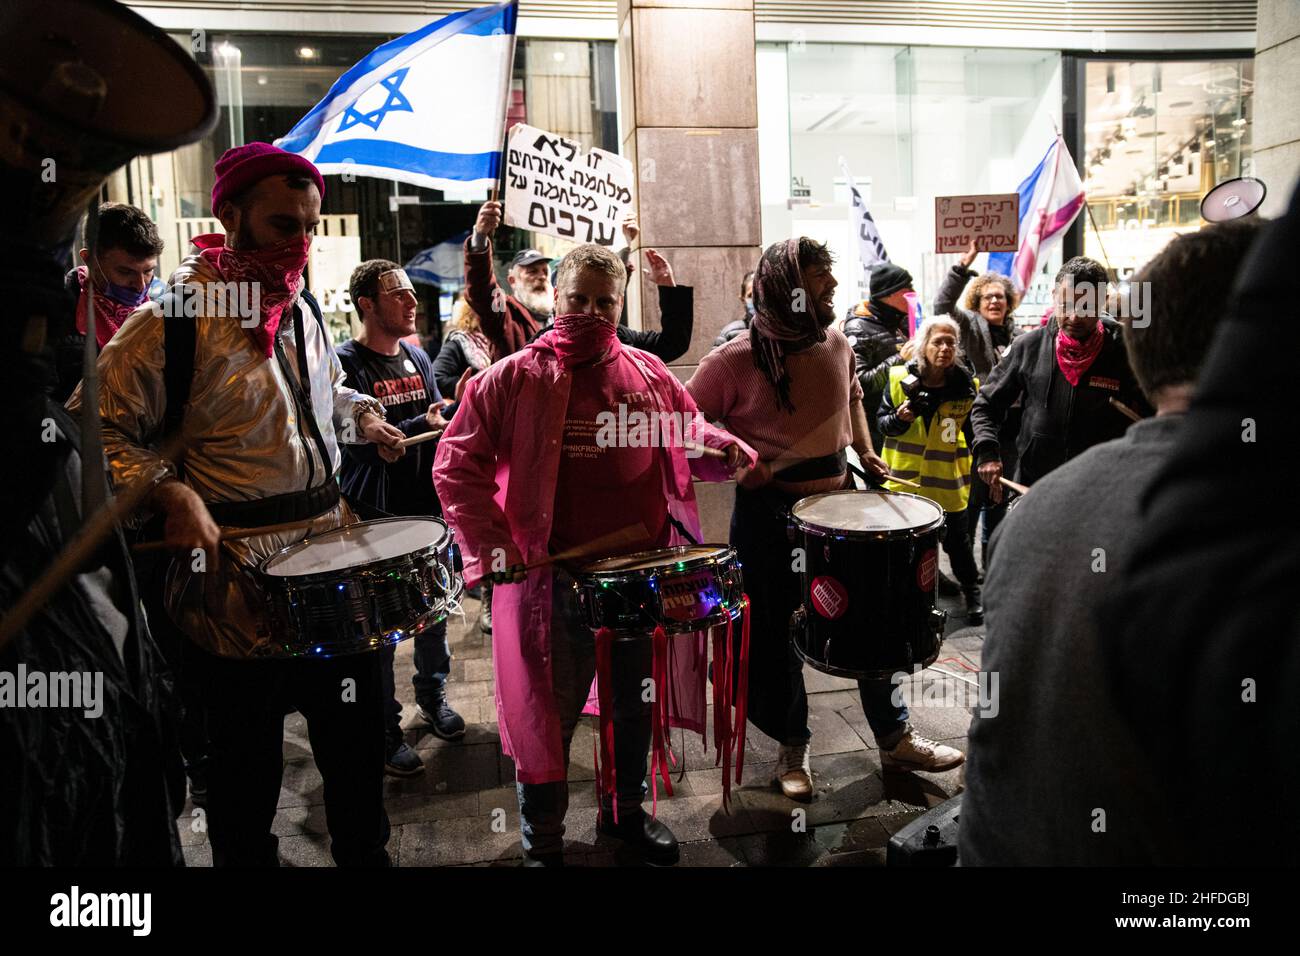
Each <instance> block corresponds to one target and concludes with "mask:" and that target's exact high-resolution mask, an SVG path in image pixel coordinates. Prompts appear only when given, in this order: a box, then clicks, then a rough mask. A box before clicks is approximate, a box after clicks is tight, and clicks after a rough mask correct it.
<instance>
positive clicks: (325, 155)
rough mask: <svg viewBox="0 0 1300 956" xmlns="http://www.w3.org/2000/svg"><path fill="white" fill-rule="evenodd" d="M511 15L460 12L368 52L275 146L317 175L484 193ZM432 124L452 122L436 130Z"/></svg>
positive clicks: (495, 141)
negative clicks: (440, 120) (445, 119)
mask: <svg viewBox="0 0 1300 956" xmlns="http://www.w3.org/2000/svg"><path fill="white" fill-rule="evenodd" d="M475 2H479V3H482V2H487V3H493V0H475ZM421 6H428V4H421ZM518 8H519V2H518V0H504V2H501V3H494V4H493V5H492V6H485V7H474V8H473V9H470V10H461V11H460V12H458V13H452V14H449V15H447V16H445V17H442V18H441V19H439V20H435V21H433V22H432V23H426V24H425V25H424V26H422V27H420V28H419V29H418V30H415V31H413V32H411V33H408V34H406V35H405V36H400V37H397V38H396V39H393V40H389V41H388V42H387V43H383V44H381V45H379V46H377V47H375V49H373V50H371V51H370V52H369V53H367V54H366V55H365V56H364V57H362V58H361V59H360V60H359V61H358V62H357V63H356V64H355V65H353V66H352V67H351V68H350V69H348V70H346V71H345V72H344V73H343V75H342V76H340V77H339V78H338V79H337V80H336V81H335V82H334V84H333V85H332V86H331V87H330V90H329V92H328V93H327V94H326V95H325V98H324V99H322V100H321V101H320V102H319V103H317V104H316V105H315V106H313V107H312V108H311V110H309V111H308V113H307V115H306V116H304V117H303V118H302V119H300V120H299V121H298V122H297V123H295V124H294V126H293V128H292V129H291V130H289V132H288V133H287V134H285V135H284V136H282V137H280V138H279V139H277V140H276V141H275V145H277V146H279V147H280V148H281V149H284V150H287V151H289V152H291V153H297V154H298V155H299V156H302V157H304V158H305V159H307V160H309V161H310V162H312V163H314V164H315V165H316V168H317V169H319V170H320V171H321V172H322V173H323V174H325V175H338V174H349V175H353V176H374V177H377V178H381V179H391V180H394V181H397V182H404V183H410V184H411V185H413V186H423V187H425V188H427V189H442V190H462V189H465V188H471V189H477V188H481V187H485V186H491V185H492V184H493V183H495V182H496V181H497V177H498V174H499V173H500V170H501V131H502V130H503V129H504V128H505V122H506V105H507V103H508V102H509V101H510V96H511V91H510V75H511V67H512V65H513V63H514V50H515V24H516V22H517V20H518V13H519V9H518ZM467 77H468V78H469V80H467V79H466V78H467ZM435 115H436V116H442V117H450V118H453V120H454V121H452V122H443V123H435V122H432V121H431V117H433V116H435ZM414 278H415V277H414V275H412V280H414Z"/></svg>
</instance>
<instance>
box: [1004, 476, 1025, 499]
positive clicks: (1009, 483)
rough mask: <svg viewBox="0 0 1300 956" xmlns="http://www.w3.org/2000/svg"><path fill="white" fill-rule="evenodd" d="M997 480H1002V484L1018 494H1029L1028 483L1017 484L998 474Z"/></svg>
mask: <svg viewBox="0 0 1300 956" xmlns="http://www.w3.org/2000/svg"><path fill="white" fill-rule="evenodd" d="M998 481H1000V482H1002V483H1003V484H1004V485H1006V486H1007V487H1008V488H1010V489H1011V490H1012V491H1014V492H1016V493H1018V494H1022V495H1027V494H1029V486H1028V485H1022V484H1019V483H1017V482H1014V481H1012V480H1011V479H1009V478H1003V477H1002V476H1001V475H999V476H998Z"/></svg>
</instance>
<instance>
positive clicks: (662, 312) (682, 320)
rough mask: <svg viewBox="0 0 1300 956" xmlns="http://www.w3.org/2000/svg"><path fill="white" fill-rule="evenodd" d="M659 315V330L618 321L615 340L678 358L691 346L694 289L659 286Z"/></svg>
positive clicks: (668, 359) (547, 327)
mask: <svg viewBox="0 0 1300 956" xmlns="http://www.w3.org/2000/svg"><path fill="white" fill-rule="evenodd" d="M659 316H660V325H661V326H662V331H659V332H655V331H652V330H650V329H645V330H643V331H638V330H637V329H633V328H629V327H628V326H626V325H622V324H620V325H619V326H618V340H619V341H620V342H622V343H623V344H624V345H628V346H631V347H632V348H634V349H640V350H641V351H643V352H649V353H650V354H651V355H657V356H658V357H659V358H661V359H663V360H664V362H671V361H672V360H673V359H678V358H681V357H682V356H683V355H685V354H686V350H687V349H689V348H690V347H691V332H692V330H693V329H694V328H695V290H694V289H693V288H691V287H690V286H688V285H672V286H669V285H661V286H659ZM554 326H555V320H554V319H551V321H550V322H547V323H546V325H545V326H543V327H542V329H541V330H540V331H538V333H537V335H541V334H542V332H549V331H550V330H551V329H552V328H553V327H554ZM536 337H537V336H536V335H535V336H533V338H536Z"/></svg>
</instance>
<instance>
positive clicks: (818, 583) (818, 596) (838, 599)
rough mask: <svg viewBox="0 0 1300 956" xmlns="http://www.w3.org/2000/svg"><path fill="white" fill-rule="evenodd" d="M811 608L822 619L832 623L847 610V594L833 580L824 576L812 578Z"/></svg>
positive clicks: (842, 587) (842, 586)
mask: <svg viewBox="0 0 1300 956" xmlns="http://www.w3.org/2000/svg"><path fill="white" fill-rule="evenodd" d="M812 606H813V608H814V609H815V610H816V611H817V613H818V614H820V615H821V616H822V617H824V618H827V619H829V620H832V621H834V620H836V619H837V618H840V617H843V616H844V612H845V611H847V610H848V609H849V593H848V592H847V591H845V590H844V585H842V584H840V582H839V581H836V580H835V579H834V578H831V577H826V576H825V575H822V576H821V577H816V578H813V582H812Z"/></svg>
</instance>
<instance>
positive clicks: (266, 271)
mask: <svg viewBox="0 0 1300 956" xmlns="http://www.w3.org/2000/svg"><path fill="white" fill-rule="evenodd" d="M193 242H194V245H196V246H197V247H198V248H199V255H200V256H202V257H203V258H204V259H206V260H207V261H208V262H210V263H212V265H213V266H215V267H216V270H217V272H218V273H219V274H220V275H221V279H222V281H223V282H234V283H240V284H241V285H245V284H247V285H248V286H251V287H253V288H255V289H256V290H257V292H256V296H253V295H252V294H251V293H249V292H247V291H241V293H240V295H239V296H238V297H235V300H234V301H257V302H258V303H259V315H258V323H257V325H256V326H253V327H246V328H247V331H248V334H249V335H250V336H252V339H253V342H254V344H256V345H257V347H258V348H259V349H261V350H262V351H263V352H264V353H265V354H266V357H267V358H270V357H271V352H272V349H273V347H274V344H275V333H276V330H277V329H278V328H279V327H280V319H281V318H282V317H283V315H284V312H285V310H286V309H287V308H288V307H289V306H290V304H291V303H292V302H293V299H294V296H296V295H297V294H298V285H299V283H300V282H301V281H302V273H303V270H304V269H306V268H307V253H308V251H309V250H310V249H311V237H310V236H299V237H297V238H294V239H286V240H285V241H284V242H280V243H276V244H275V245H273V246H267V247H266V248H264V249H252V250H247V251H246V250H243V249H230V248H228V247H227V246H226V244H225V237H224V236H220V235H217V234H215V233H213V234H209V235H205V236H196V237H195V238H194V240H193ZM228 314H230V315H232V316H233V315H234V312H233V311H231V312H229V313H228ZM241 318H244V317H242V316H241Z"/></svg>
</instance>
